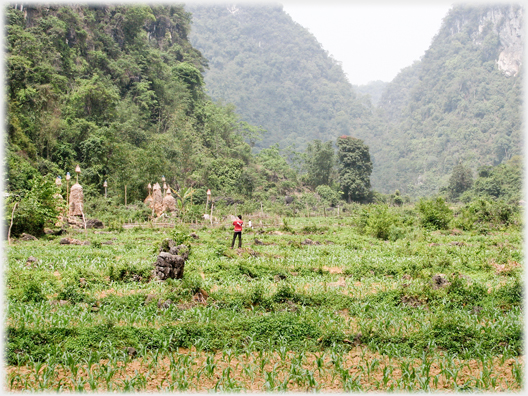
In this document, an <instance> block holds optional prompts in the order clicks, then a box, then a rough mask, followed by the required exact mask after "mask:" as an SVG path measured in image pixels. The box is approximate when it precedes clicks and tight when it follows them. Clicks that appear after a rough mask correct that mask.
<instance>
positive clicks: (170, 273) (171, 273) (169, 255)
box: [154, 239, 189, 280]
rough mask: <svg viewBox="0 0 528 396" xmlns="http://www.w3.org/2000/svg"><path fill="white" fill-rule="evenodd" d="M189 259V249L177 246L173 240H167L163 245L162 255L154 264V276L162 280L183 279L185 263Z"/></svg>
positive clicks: (184, 246) (160, 254) (161, 248)
mask: <svg viewBox="0 0 528 396" xmlns="http://www.w3.org/2000/svg"><path fill="white" fill-rule="evenodd" d="M188 258H189V247H188V246H186V245H176V242H174V241H173V240H172V239H165V240H164V241H163V242H162V243H161V247H160V253H159V255H158V258H157V260H156V262H155V263H154V275H155V276H157V277H158V278H159V279H160V280H165V279H169V278H171V279H181V278H183V269H184V267H185V261H187V259H188Z"/></svg>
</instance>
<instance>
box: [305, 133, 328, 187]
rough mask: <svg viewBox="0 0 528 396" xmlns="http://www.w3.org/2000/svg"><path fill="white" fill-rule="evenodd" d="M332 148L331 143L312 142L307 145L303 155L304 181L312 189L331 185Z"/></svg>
mask: <svg viewBox="0 0 528 396" xmlns="http://www.w3.org/2000/svg"><path fill="white" fill-rule="evenodd" d="M334 157H335V153H334V147H333V143H332V142H331V141H328V142H325V143H323V142H321V141H320V140H314V141H313V143H308V146H307V147H306V151H305V153H304V165H305V170H306V175H305V181H306V183H307V184H309V185H310V186H312V187H313V188H315V187H317V186H320V185H323V184H325V185H327V186H329V185H330V184H331V183H332V178H333V175H332V173H333V170H334V162H335V160H334Z"/></svg>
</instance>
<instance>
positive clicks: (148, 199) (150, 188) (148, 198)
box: [143, 183, 154, 209]
mask: <svg viewBox="0 0 528 396" xmlns="http://www.w3.org/2000/svg"><path fill="white" fill-rule="evenodd" d="M147 188H148V192H149V193H148V196H147V198H145V200H144V201H143V202H144V203H145V205H147V206H148V207H149V208H151V209H152V202H153V201H154V198H152V192H151V190H152V186H151V185H150V183H149V184H148V187H147Z"/></svg>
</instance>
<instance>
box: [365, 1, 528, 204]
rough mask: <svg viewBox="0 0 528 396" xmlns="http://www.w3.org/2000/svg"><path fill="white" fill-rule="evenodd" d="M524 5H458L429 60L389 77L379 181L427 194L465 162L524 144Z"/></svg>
mask: <svg viewBox="0 0 528 396" xmlns="http://www.w3.org/2000/svg"><path fill="white" fill-rule="evenodd" d="M523 26H524V20H523V9H522V8H521V7H520V6H514V5H496V6H455V7H454V8H453V9H452V10H451V11H450V12H449V14H448V15H447V17H446V18H445V19H444V22H443V25H442V28H441V30H440V32H439V33H438V34H437V36H436V37H435V39H434V40H433V42H432V44H431V47H430V48H429V50H428V51H427V52H426V53H425V55H424V56H423V58H422V59H421V61H419V62H416V63H415V64H413V65H412V66H409V67H408V68H406V69H404V70H402V72H401V73H400V74H399V75H398V76H397V77H396V78H395V79H394V80H393V81H392V82H391V83H390V84H389V85H388V87H387V89H386V91H385V92H384V94H383V96H382V98H381V101H380V107H381V109H382V110H383V112H382V114H383V118H382V119H381V120H380V121H379V123H380V125H383V128H380V129H383V130H384V133H383V134H382V135H381V136H380V140H378V141H374V140H371V139H369V137H367V136H365V137H364V138H365V140H366V142H367V143H368V144H370V146H371V150H372V152H373V155H374V158H375V159H376V162H375V164H376V166H375V170H374V172H373V179H374V180H373V185H375V186H384V187H385V188H387V189H388V190H394V189H400V190H403V191H405V192H406V193H411V194H413V195H427V194H431V193H434V192H436V191H438V189H439V188H440V187H442V186H445V185H446V184H447V180H448V178H449V175H450V174H451V171H452V169H453V167H454V166H455V165H456V164H457V163H459V162H462V163H464V164H466V165H468V166H469V167H470V168H471V169H472V170H473V171H476V170H477V168H479V167H481V166H484V165H497V164H500V163H502V162H504V161H507V160H508V159H510V158H511V157H512V156H514V155H518V154H521V152H522V127H523V126H522V104H523V103H522V85H523V82H522V80H523V74H524V72H523V69H522V68H521V62H522V59H523V53H522V46H523V38H524V30H523Z"/></svg>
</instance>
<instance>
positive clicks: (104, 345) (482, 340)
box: [5, 209, 524, 392]
mask: <svg viewBox="0 0 528 396" xmlns="http://www.w3.org/2000/svg"><path fill="white" fill-rule="evenodd" d="M397 215H398V216H408V217H409V220H408V221H407V222H406V223H405V224H407V225H406V226H404V227H401V228H399V229H396V230H394V229H393V230H392V231H391V232H392V234H391V235H392V236H391V238H389V240H383V239H380V238H376V237H373V236H371V235H372V233H369V232H367V231H368V228H365V227H361V226H358V224H359V220H358V218H357V217H354V216H350V215H348V216H341V217H335V216H334V217H327V218H324V217H319V218H288V219H284V220H281V221H280V224H277V225H269V226H267V227H261V226H259V225H257V226H256V227H255V226H254V228H253V230H247V229H246V230H245V231H244V234H243V242H244V244H243V247H242V249H234V250H230V249H229V245H230V243H231V237H232V232H231V231H232V226H230V223H229V221H227V220H226V221H225V222H224V224H225V225H226V226H223V225H217V226H213V227H211V226H210V225H203V226H202V225H199V226H194V227H193V228H191V227H190V226H187V227H185V226H181V225H180V226H177V228H163V229H161V228H160V229H157V228H154V227H153V228H148V227H147V228H133V229H128V230H125V231H122V230H115V231H109V230H108V229H105V230H102V231H101V230H88V231H87V232H84V231H83V232H79V231H75V232H74V231H72V232H71V233H70V235H69V236H70V237H72V238H76V239H79V240H81V241H85V240H87V241H90V245H79V246H78V245H60V244H59V241H60V239H61V238H63V237H64V236H57V237H46V238H43V239H40V240H38V241H25V242H24V241H17V242H16V243H15V244H14V245H13V246H9V247H6V250H5V251H6V255H7V259H8V264H7V269H6V272H5V275H6V279H7V288H6V296H7V297H6V310H5V312H6V320H7V324H6V325H7V342H6V358H7V377H6V386H7V388H8V389H9V390H63V391H66V390H69V391H79V390H87V391H96V390H97V391H107V390H108V391H115V390H118V391H128V390H137V391H145V390H146V391H156V390H159V391H164V390H177V391H206V390H216V391H239V390H241V391H285V390H292V391H314V390H316V391H337V392H340V391H376V390H383V391H387V390H405V391H408V390H466V391H468V390H469V391H475V390H486V391H500V390H508V391H520V390H521V389H522V387H523V375H524V360H523V354H524V352H523V349H522V340H521V335H522V331H523V326H522V322H523V313H522V262H523V260H522V230H521V226H520V225H519V224H517V225H515V224H514V225H509V226H495V227H488V228H485V227H481V228H479V230H477V231H475V230H471V231H462V230H460V229H455V228H453V227H450V228H449V229H446V230H442V231H431V230H428V229H426V228H423V227H420V226H419V225H418V223H417V221H415V220H413V216H415V214H413V212H412V210H411V211H409V210H408V211H407V212H405V211H404V210H403V209H402V210H400V211H399V212H398V213H397ZM257 223H259V222H258V221H256V220H254V222H253V224H254V225H255V224H257ZM191 232H195V233H196V235H197V236H198V239H195V238H190V237H188V235H189V234H190V233H191ZM164 238H174V239H175V240H177V241H178V242H185V243H188V244H189V245H190V246H191V255H190V257H189V260H188V261H187V263H186V265H185V273H184V279H183V280H167V281H163V282H161V281H158V280H155V279H154V278H152V276H151V270H152V268H153V267H152V264H153V263H154V262H155V260H156V256H157V253H158V251H159V246H160V243H161V241H162V240H163V239H164ZM30 256H33V257H35V258H36V259H37V260H36V261H34V262H31V261H30V262H28V258H29V257H30Z"/></svg>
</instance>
